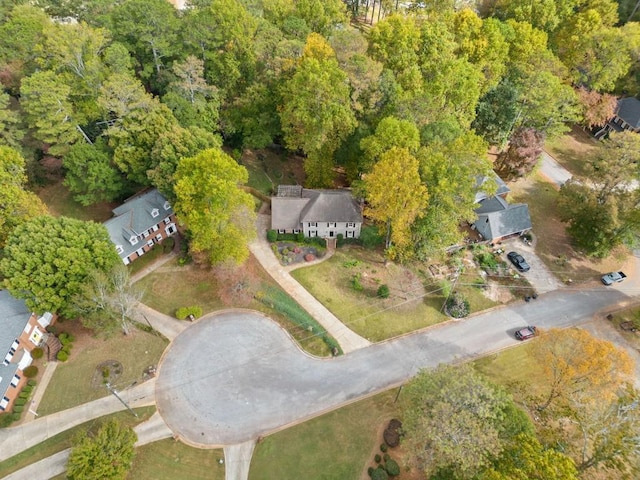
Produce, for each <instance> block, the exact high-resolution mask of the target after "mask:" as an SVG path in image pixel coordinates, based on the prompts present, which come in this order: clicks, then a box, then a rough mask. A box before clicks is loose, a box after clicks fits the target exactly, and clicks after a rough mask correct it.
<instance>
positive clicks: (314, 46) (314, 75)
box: [280, 34, 356, 187]
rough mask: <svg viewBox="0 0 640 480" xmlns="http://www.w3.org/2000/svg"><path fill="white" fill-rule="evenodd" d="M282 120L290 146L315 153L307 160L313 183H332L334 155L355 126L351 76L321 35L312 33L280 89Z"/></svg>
mask: <svg viewBox="0 0 640 480" xmlns="http://www.w3.org/2000/svg"><path fill="white" fill-rule="evenodd" d="M282 101H283V105H282V107H281V109H280V121H281V123H282V131H283V133H284V140H285V142H286V144H287V146H288V147H289V148H290V149H294V150H295V149H300V150H303V151H304V152H305V153H306V154H307V155H309V156H310V157H312V161H311V162H307V163H306V164H305V171H306V172H307V176H308V178H307V183H308V184H309V186H311V187H328V186H331V180H332V176H333V173H332V172H331V170H330V169H329V171H327V169H326V167H327V166H329V165H332V164H333V154H334V153H335V151H336V149H337V148H338V147H339V146H340V143H341V142H342V141H343V140H344V139H345V138H346V137H347V136H348V135H349V134H350V133H351V132H352V131H353V130H354V129H355V127H356V119H355V116H354V114H353V111H352V110H351V102H350V98H349V86H348V83H347V76H346V75H345V73H344V72H343V71H342V70H340V67H339V66H338V62H337V60H336V58H335V54H334V53H333V50H332V49H331V47H330V46H329V44H328V43H327V42H326V40H324V39H323V38H322V37H321V36H320V35H318V34H311V35H309V38H308V39H307V44H306V45H305V53H304V55H303V58H302V59H301V61H300V64H299V65H298V67H297V69H296V72H295V74H294V75H293V77H292V78H291V79H290V80H288V81H287V82H286V83H285V84H284V85H283V89H282Z"/></svg>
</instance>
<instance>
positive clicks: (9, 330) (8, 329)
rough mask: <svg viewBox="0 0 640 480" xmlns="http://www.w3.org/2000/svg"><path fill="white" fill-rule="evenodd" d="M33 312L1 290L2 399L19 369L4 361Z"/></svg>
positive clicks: (0, 368) (0, 373)
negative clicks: (3, 362) (3, 363)
mask: <svg viewBox="0 0 640 480" xmlns="http://www.w3.org/2000/svg"><path fill="white" fill-rule="evenodd" d="M29 318H31V311H30V310H29V309H28V308H27V306H26V305H25V303H24V301H22V300H18V299H17V298H15V297H13V296H12V295H11V294H10V293H9V292H8V291H6V290H0V377H2V380H0V399H2V397H3V396H4V393H5V392H6V391H7V388H9V384H10V383H11V379H12V378H13V375H14V374H15V373H16V370H17V369H18V365H17V363H10V364H9V365H6V366H5V365H2V361H3V360H4V357H5V356H6V354H7V353H9V349H10V348H11V345H12V344H13V342H14V341H15V340H16V339H17V338H18V337H19V336H20V334H21V333H22V331H23V330H24V327H25V325H26V324H27V323H29Z"/></svg>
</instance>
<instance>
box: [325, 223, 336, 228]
mask: <svg viewBox="0 0 640 480" xmlns="http://www.w3.org/2000/svg"><path fill="white" fill-rule="evenodd" d="M327 228H336V224H335V222H330V223H327Z"/></svg>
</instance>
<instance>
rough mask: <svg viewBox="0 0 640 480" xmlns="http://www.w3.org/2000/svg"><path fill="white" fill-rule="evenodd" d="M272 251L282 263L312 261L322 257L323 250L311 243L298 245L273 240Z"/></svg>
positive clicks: (290, 263)
mask: <svg viewBox="0 0 640 480" xmlns="http://www.w3.org/2000/svg"><path fill="white" fill-rule="evenodd" d="M271 248H272V249H273V253H274V254H275V255H276V257H278V260H280V263H281V264H282V265H292V264H294V263H304V262H312V261H313V260H315V259H316V258H322V257H323V256H324V254H325V252H324V251H323V250H321V249H319V248H318V247H315V246H312V245H299V244H296V243H293V242H275V243H272V244H271Z"/></svg>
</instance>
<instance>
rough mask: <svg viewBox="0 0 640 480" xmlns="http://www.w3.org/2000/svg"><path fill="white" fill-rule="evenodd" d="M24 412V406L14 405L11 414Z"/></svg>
mask: <svg viewBox="0 0 640 480" xmlns="http://www.w3.org/2000/svg"><path fill="white" fill-rule="evenodd" d="M22 412H24V405H16V406H14V407H13V413H22Z"/></svg>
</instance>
